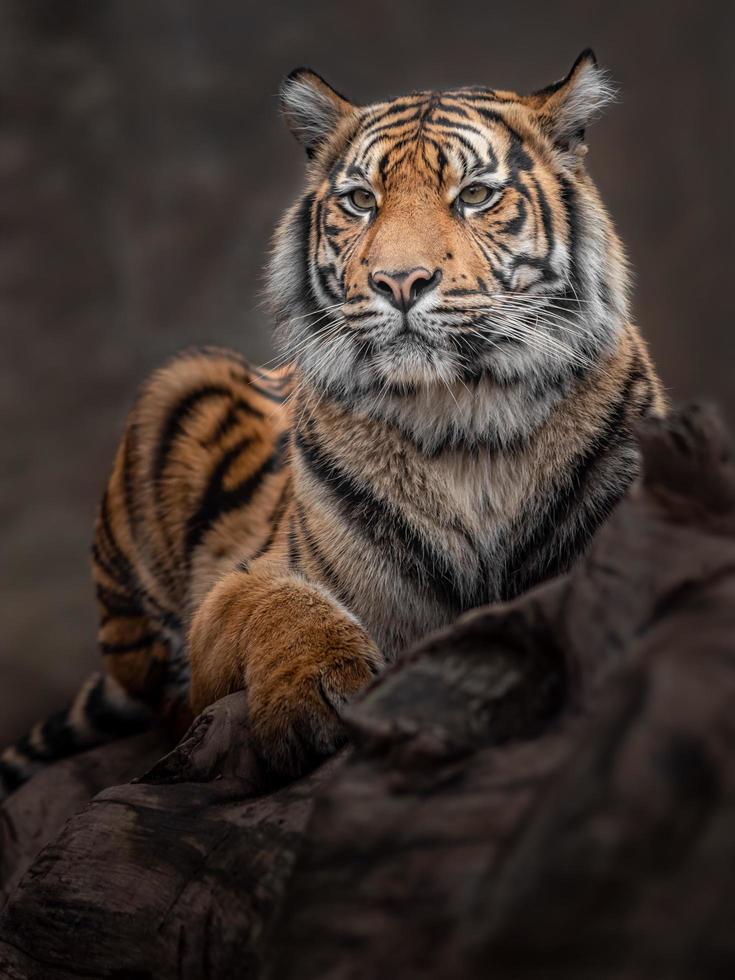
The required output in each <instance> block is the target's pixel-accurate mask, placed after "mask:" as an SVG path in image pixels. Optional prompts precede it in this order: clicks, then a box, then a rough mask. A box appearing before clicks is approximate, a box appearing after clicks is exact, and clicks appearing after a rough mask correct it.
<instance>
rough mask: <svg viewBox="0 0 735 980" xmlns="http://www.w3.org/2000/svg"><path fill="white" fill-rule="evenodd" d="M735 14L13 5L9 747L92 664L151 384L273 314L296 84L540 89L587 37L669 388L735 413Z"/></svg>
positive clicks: (4, 59)
mask: <svg viewBox="0 0 735 980" xmlns="http://www.w3.org/2000/svg"><path fill="white" fill-rule="evenodd" d="M733 41H735V16H734V14H733V6H732V5H731V4H727V3H722V4H717V3H709V4H708V3H701V2H700V3H695V2H693V0H672V2H669V3H667V4H663V3H662V4H643V3H641V2H637V3H629V2H617V3H605V4H592V3H590V2H584V3H583V2H572V0H556V2H554V3H550V2H548V0H537V2H533V3H521V2H515V3H509V2H507V0H505V2H503V3H496V2H491V0H485V2H482V3H480V2H473V0H454V2H452V3H440V2H436V0H432V2H424V3H419V2H416V0H392V2H385V0H373V2H372V3H371V4H369V5H364V4H363V5H357V4H355V5H348V4H346V3H337V2H327V3H321V4H319V3H310V4H305V3H301V2H297V0H290V2H286V3H268V4H263V3H247V2H239V3H238V2H227V0H206V2H203V0H45V2H38V0H0V336H1V337H2V345H1V348H0V421H1V423H2V424H1V428H0V473H1V482H0V743H2V742H4V741H5V740H7V739H9V738H11V737H14V736H15V735H17V734H19V733H20V732H21V731H22V730H23V729H24V727H25V726H26V725H27V724H29V723H30V722H31V721H32V720H34V719H35V718H36V717H37V716H39V715H43V714H44V713H46V712H48V711H50V710H54V709H56V708H58V707H60V706H61V705H62V704H63V703H64V702H65V701H66V700H67V699H68V698H69V697H70V696H71V695H72V693H73V691H74V690H75V688H76V686H77V684H78V683H79V681H80V680H81V679H82V678H83V677H84V675H85V673H86V672H87V671H88V670H90V669H91V668H92V667H93V666H94V664H95V663H96V653H95V649H94V631H95V614H94V604H93V601H92V593H91V588H90V585H89V573H88V559H87V554H88V545H89V539H90V527H91V523H92V519H93V515H94V509H95V505H96V502H97V499H98V496H99V493H100V490H101V487H102V486H103V483H104V480H105V476H106V472H107V468H108V466H109V463H110V460H111V457H112V452H113V449H114V446H115V442H116V439H117V437H118V434H119V432H120V428H121V425H122V422H123V419H124V415H125V412H126V408H127V406H129V404H130V402H131V400H132V398H133V396H134V392H135V388H136V385H137V383H138V382H139V381H140V380H141V379H142V378H143V377H144V376H145V374H146V373H147V372H148V371H149V370H150V369H151V368H153V367H154V366H155V365H156V364H157V363H159V362H160V361H161V360H162V359H163V358H166V357H167V356H169V355H170V354H172V353H174V352H175V351H176V350H177V349H179V348H181V347H183V346H185V345H187V344H190V343H195V342H214V343H222V344H230V345H234V346H236V347H238V348H240V349H241V350H243V351H244V352H246V353H247V355H248V356H249V357H251V358H253V359H260V360H263V359H267V358H268V357H270V356H271V353H270V351H271V348H270V342H269V324H268V322H267V320H266V318H265V315H264V313H263V311H262V309H261V308H260V307H259V306H258V302H259V290H260V288H261V285H262V281H261V270H262V266H263V262H264V256H265V252H266V249H267V247H268V240H269V235H270V232H271V229H272V227H273V225H274V222H275V220H276V218H277V216H278V214H279V212H280V211H281V210H282V209H283V208H284V206H285V205H286V204H287V203H288V202H289V200H290V199H291V197H292V196H293V193H294V190H295V188H296V187H297V186H298V182H299V178H300V173H301V168H302V159H301V152H300V150H299V149H298V147H296V145H295V144H293V143H292V141H291V138H290V137H289V135H288V134H287V132H286V131H285V127H284V126H283V124H282V123H281V121H280V120H279V119H278V116H277V103H276V98H275V93H276V92H277V88H278V83H279V79H280V78H281V76H283V75H284V74H285V73H286V72H287V71H289V70H290V69H291V68H292V67H295V66H296V65H299V64H309V65H311V66H312V67H314V68H315V69H317V70H318V71H319V72H320V73H321V74H323V75H325V76H326V77H327V78H328V79H329V80H331V81H332V82H333V83H334V84H335V86H336V87H337V88H338V89H340V90H341V91H344V92H346V93H348V94H349V95H351V97H353V98H354V99H356V100H364V101H368V100H371V99H375V98H378V97H382V96H386V95H389V94H398V93H400V92H401V91H402V90H404V89H413V88H423V87H434V88H438V87H442V86H449V85H452V84H454V83H485V84H490V85H497V86H499V87H508V88H518V89H532V88H537V87H539V86H541V85H544V84H546V83H548V82H550V81H552V80H553V79H555V78H558V77H559V76H561V75H562V74H564V73H565V72H566V70H567V69H568V68H569V67H570V66H571V64H572V61H573V60H574V58H575V56H576V55H577V53H578V52H579V51H580V50H582V49H583V48H584V47H586V46H588V45H591V46H593V47H594V48H595V50H596V51H597V54H598V57H599V58H600V60H601V61H602V62H604V63H605V64H607V65H608V66H609V67H610V68H611V69H612V71H613V74H614V76H615V79H616V80H617V82H618V83H619V85H620V87H621V101H620V104H619V105H617V106H614V107H613V108H612V109H611V110H609V111H608V114H607V116H606V117H605V118H604V119H603V120H602V121H601V122H600V123H599V124H598V125H596V126H595V128H594V129H593V130H592V131H591V134H590V135H591V139H590V142H591V153H590V157H589V161H590V166H591V168H592V171H593V173H594V175H595V177H596V178H597V180H598V182H599V184H600V186H601V188H602V191H603V195H604V197H605V200H606V201H607V203H608V206H609V208H610V210H611V212H612V214H613V216H614V217H615V219H616V221H617V223H618V226H619V228H620V231H621V233H622V235H623V238H624V240H625V241H626V243H627V245H628V249H629V253H630V257H631V259H632V263H633V266H634V268H635V271H636V281H637V285H636V293H635V311H636V317H637V320H638V322H639V323H640V324H641V325H642V326H643V329H644V332H645V334H646V336H647V337H648V339H649V341H650V344H651V346H652V349H653V353H654V356H655V358H656V361H657V363H658V365H659V367H660V370H661V372H662V374H663V377H664V379H665V382H666V383H667V385H668V387H669V388H670V390H671V392H672V394H673V395H674V396H675V397H677V398H688V397H691V396H700V395H705V396H707V397H709V398H711V399H713V400H715V401H716V402H718V403H719V404H720V405H721V406H722V408H723V409H724V410H725V412H726V413H727V414H728V416H729V418H730V419H731V420H733V419H735V392H734V391H733V366H734V360H735V358H734V357H733V354H734V349H733V337H732V331H733V318H732V315H731V311H732V308H733V298H732V293H731V291H730V284H731V281H732V278H733V269H734V268H735V248H734V246H733V237H734V236H733V231H732V220H733V208H732V204H733V193H732V184H733V174H732V130H733V125H732V124H733V97H734V96H735V84H734V78H733V75H734V69H733V56H732V51H733Z"/></svg>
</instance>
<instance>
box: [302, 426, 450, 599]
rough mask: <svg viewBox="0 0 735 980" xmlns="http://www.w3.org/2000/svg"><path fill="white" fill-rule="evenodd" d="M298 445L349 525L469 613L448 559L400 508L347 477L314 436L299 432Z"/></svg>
mask: <svg viewBox="0 0 735 980" xmlns="http://www.w3.org/2000/svg"><path fill="white" fill-rule="evenodd" d="M296 441H297V446H298V449H299V452H300V454H301V458H302V459H303V461H304V463H305V465H306V466H307V467H308V469H309V470H310V472H311V473H312V475H313V476H314V477H315V478H316V479H317V480H319V481H320V482H321V483H323V484H324V486H325V487H326V489H327V490H329V491H330V492H331V493H332V494H333V496H334V498H335V500H336V502H337V504H338V506H339V509H340V511H341V513H342V516H343V518H344V519H345V520H347V522H348V523H350V524H351V525H352V526H353V527H355V528H357V529H359V530H360V532H361V533H362V534H363V536H364V537H366V538H367V539H368V540H369V541H370V542H371V543H372V544H373V545H374V546H375V547H376V548H377V549H378V551H379V552H380V553H381V554H382V555H385V556H386V558H390V559H391V560H392V561H393V562H394V563H395V565H396V568H397V569H398V570H399V571H400V573H402V574H404V575H406V576H407V577H409V578H411V579H413V580H414V581H415V582H416V583H417V584H419V586H422V587H424V588H428V589H430V590H431V591H432V593H433V594H434V596H435V597H436V598H437V599H438V600H439V601H440V602H442V603H443V604H445V605H446V606H448V607H449V608H450V609H452V610H454V611H459V610H461V609H462V608H464V606H465V601H464V597H463V595H462V591H461V589H460V587H459V585H458V583H457V582H456V580H455V577H454V574H453V569H452V567H451V565H450V563H449V562H448V560H447V558H446V556H445V555H444V554H442V553H441V552H440V551H437V550H436V549H435V548H434V547H432V545H431V544H429V543H428V542H427V541H426V539H425V538H424V537H423V536H422V535H421V534H420V533H419V532H418V531H417V530H416V528H414V527H412V526H411V524H410V523H409V522H408V520H407V519H406V518H405V516H404V515H403V514H402V513H401V512H400V511H399V510H398V509H397V508H395V507H394V506H392V505H391V504H389V503H387V502H385V501H383V500H381V499H380V498H379V497H376V496H375V495H374V494H372V493H371V492H370V490H369V489H368V488H367V487H365V486H362V485H360V484H359V483H358V482H357V481H356V480H354V479H353V478H352V477H350V476H348V474H347V473H345V472H344V471H343V470H342V469H341V468H340V467H339V466H338V465H337V464H336V463H335V462H334V460H332V459H331V458H330V457H329V456H328V455H327V453H326V451H325V450H324V449H323V448H322V447H321V446H320V445H319V444H318V443H317V442H316V441H315V439H314V437H313V434H310V435H309V436H308V437H307V435H306V433H304V432H302V431H299V432H297V434H296Z"/></svg>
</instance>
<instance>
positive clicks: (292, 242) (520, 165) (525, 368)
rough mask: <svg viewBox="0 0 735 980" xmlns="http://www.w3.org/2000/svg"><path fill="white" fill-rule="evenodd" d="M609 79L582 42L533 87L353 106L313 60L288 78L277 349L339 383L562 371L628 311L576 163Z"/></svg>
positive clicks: (585, 358)
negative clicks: (301, 179) (298, 161)
mask: <svg viewBox="0 0 735 980" xmlns="http://www.w3.org/2000/svg"><path fill="white" fill-rule="evenodd" d="M612 96H613V90H612V88H611V86H610V84H609V82H608V80H607V77H606V75H605V73H604V72H603V71H602V70H601V69H600V68H599V67H598V65H597V62H596V60H595V57H594V55H593V54H592V52H591V51H586V52H584V53H583V54H582V55H580V57H579V58H578V59H577V61H576V62H575V64H574V66H573V68H572V70H571V71H570V72H569V74H568V75H567V76H566V78H564V79H563V80H561V81H560V82H556V83H554V84H552V85H550V86H548V87H547V88H544V89H542V90H540V91H537V92H534V93H533V94H531V95H517V94H515V93H513V92H507V91H499V90H495V89H488V88H461V89H453V90H450V91H444V92H417V93H414V94H412V95H408V96H405V97H401V98H397V99H392V100H390V101H387V102H380V103H376V104H372V105H367V106H358V105H354V104H353V103H351V102H349V101H348V100H347V99H346V98H344V97H343V96H341V95H339V94H338V93H337V92H335V91H334V90H333V89H332V88H331V87H330V86H329V85H328V84H327V83H326V82H325V81H324V80H323V79H322V78H320V77H319V76H318V75H316V74H315V73H314V72H312V71H310V70H308V69H297V70H296V71H294V72H292V73H291V75H289V76H288V78H287V79H286V80H285V82H284V84H283V87H282V90H281V100H282V107H283V111H284V113H285V116H286V119H287V122H288V125H289V127H290V128H291V130H292V131H293V133H294V134H295V136H296V137H297V139H298V140H299V141H300V142H301V143H302V144H303V146H304V147H305V149H306V152H307V154H308V157H309V163H308V170H307V180H306V186H305V189H304V193H303V195H302V197H301V198H300V200H299V201H298V202H297V203H296V204H295V205H294V206H293V207H292V208H291V209H290V210H289V211H288V212H287V213H286V214H285V216H284V218H283V220H282V222H281V224H280V226H279V228H278V230H277V232H276V236H275V244H274V250H273V254H272V258H271V264H270V274H269V292H270V296H271V299H272V304H273V307H274V310H275V314H276V318H277V321H278V323H279V337H280V343H281V345H282V347H283V350H284V352H285V353H286V354H287V355H289V356H290V357H291V359H293V360H294V361H295V362H296V363H298V365H299V366H300V369H301V371H302V372H303V374H304V375H305V376H306V377H307V378H308V379H309V380H310V381H311V382H312V383H313V384H314V385H315V386H317V387H318V388H319V389H320V390H325V391H327V390H328V391H330V392H331V393H333V394H336V395H338V396H339V395H341V396H342V397H345V398H353V399H354V398H357V397H361V396H364V397H367V396H368V395H369V394H370V393H372V394H373V395H375V396H376V397H379V396H380V395H381V394H385V393H386V392H390V395H391V397H396V396H400V394H401V393H404V394H409V393H411V392H416V391H417V390H423V391H426V392H428V393H429V394H430V393H431V392H432V391H437V392H438V391H440V390H441V389H442V388H448V389H450V391H451V390H452V389H453V388H457V390H459V388H458V386H464V387H465V388H466V387H467V386H468V385H472V384H477V383H479V380H480V379H482V378H488V379H491V381H492V382H493V383H495V384H496V385H500V386H509V385H513V384H514V383H523V382H531V383H532V384H533V385H535V386H536V387H538V386H539V385H540V386H542V387H543V385H544V383H548V384H549V385H553V384H556V385H557V386H558V384H559V381H560V379H563V378H564V377H567V376H570V375H574V374H575V373H576V374H578V373H579V372H580V371H584V370H585V369H586V367H588V366H590V365H591V364H593V363H595V361H596V360H597V359H599V357H600V356H601V353H602V352H604V351H605V350H606V349H609V348H610V346H611V345H612V343H613V342H614V339H615V337H616V335H617V333H618V332H619V330H620V329H621V328H622V326H623V324H624V323H625V322H626V320H627V309H626V306H627V300H626V292H627V273H626V267H625V260H624V257H623V253H622V249H621V246H620V243H619V240H618V238H617V236H616V234H615V231H614V229H613V226H612V223H611V221H610V219H609V218H608V216H607V214H606V212H605V209H604V208H603V206H602V204H601V202H600V199H599V196H598V193H597V191H596V188H595V186H594V184H593V182H592V180H591V178H590V176H589V175H588V173H587V171H586V168H585V154H586V149H587V147H586V143H585V128H586V126H587V124H588V123H589V122H590V121H591V120H592V119H593V118H594V117H595V116H596V114H597V113H598V112H599V111H600V109H601V108H602V107H603V106H604V105H605V104H606V103H607V102H608V101H609V100H610V99H611V98H612Z"/></svg>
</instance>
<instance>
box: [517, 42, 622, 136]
mask: <svg viewBox="0 0 735 980" xmlns="http://www.w3.org/2000/svg"><path fill="white" fill-rule="evenodd" d="M615 94H616V90H615V87H614V85H613V84H612V83H611V81H610V78H609V77H608V74H607V72H605V71H604V70H603V69H602V68H600V66H599V65H598V64H597V59H596V58H595V55H594V52H593V51H592V50H591V49H590V48H587V50H586V51H583V52H582V54H581V55H580V56H579V57H578V58H577V60H576V61H575V62H574V64H573V66H572V70H571V71H570V72H569V74H568V75H567V76H566V78H562V79H561V81H559V82H554V84H553V85H549V86H548V87H547V88H545V89H541V91H540V92H534V94H533V95H532V96H531V104H532V105H534V107H535V108H536V109H537V111H538V114H539V121H540V123H541V125H542V127H543V129H545V130H546V132H547V133H548V134H549V136H550V137H551V139H552V140H553V141H554V142H555V143H556V144H557V146H559V148H560V149H562V150H572V151H580V150H581V152H584V149H583V147H584V134H585V129H586V128H587V125H588V124H589V123H590V122H591V121H592V120H593V119H594V118H595V117H596V116H597V115H598V114H599V113H600V111H601V110H602V109H604V108H605V106H606V105H607V104H608V102H612V100H613V99H614V98H615Z"/></svg>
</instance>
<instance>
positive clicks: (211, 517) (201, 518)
mask: <svg viewBox="0 0 735 980" xmlns="http://www.w3.org/2000/svg"><path fill="white" fill-rule="evenodd" d="M252 442H253V440H252V438H249V437H245V438H243V439H241V440H240V441H239V442H238V443H237V444H236V445H234V446H233V447H232V448H231V449H230V450H228V452H226V453H225V455H224V456H223V457H222V459H221V460H220V461H219V463H218V464H217V465H216V466H215V468H214V470H213V472H212V474H211V475H210V477H209V480H208V481H207V488H206V490H205V491H204V494H203V496H202V499H201V501H200V504H199V507H198V508H197V511H196V513H195V514H193V515H192V517H191V518H190V519H189V522H188V524H187V530H186V537H185V554H186V556H187V559H190V558H191V555H192V552H193V551H194V549H195V548H196V547H197V545H198V544H199V543H200V541H201V540H202V538H203V537H204V535H205V534H206V533H207V531H208V530H209V529H210V528H211V527H212V525H213V524H214V523H215V522H216V521H217V520H219V518H220V517H222V516H223V515H224V514H228V513H230V512H231V511H233V510H236V509H237V508H238V507H245V506H246V505H247V504H248V503H249V502H250V500H251V499H252V498H253V496H254V495H255V493H256V492H257V491H258V489H259V487H260V485H261V484H262V482H263V480H264V479H265V478H266V477H267V476H268V475H269V474H271V473H275V472H277V471H278V470H279V469H280V468H281V466H282V465H283V461H284V455H285V449H286V445H287V442H288V433H283V434H282V435H281V437H280V438H279V440H278V442H277V444H276V446H275V448H274V450H273V452H272V453H271V455H270V456H269V457H268V458H267V459H266V460H265V461H264V462H263V463H262V464H261V465H260V466H259V467H258V469H257V470H256V471H255V473H252V474H251V475H250V476H249V477H247V479H245V480H243V481H242V482H241V483H238V484H237V486H235V487H233V488H232V489H231V490H225V488H224V486H223V482H224V479H225V477H226V475H227V472H228V471H229V469H230V468H231V466H232V464H233V463H234V462H235V460H236V459H237V458H238V457H239V456H240V455H241V453H242V452H244V450H245V449H247V448H248V447H249V446H251V445H252Z"/></svg>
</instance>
